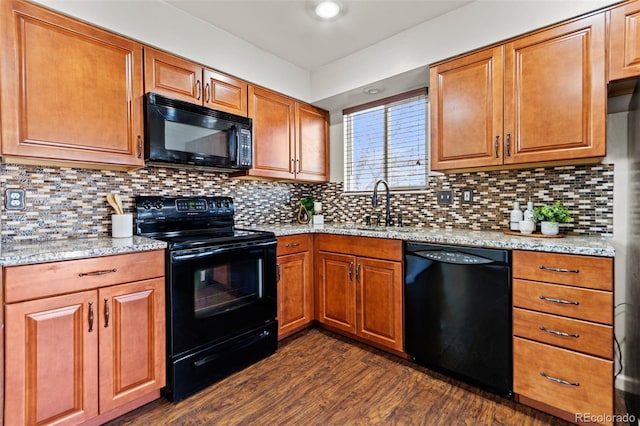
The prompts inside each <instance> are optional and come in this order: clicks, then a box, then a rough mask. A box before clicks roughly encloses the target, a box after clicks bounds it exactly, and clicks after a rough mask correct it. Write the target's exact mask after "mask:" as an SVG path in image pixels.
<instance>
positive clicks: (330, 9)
mask: <svg viewBox="0 0 640 426" xmlns="http://www.w3.org/2000/svg"><path fill="white" fill-rule="evenodd" d="M315 12H316V15H318V16H319V17H320V18H322V19H331V18H335V17H336V16H338V14H339V13H340V5H339V4H338V3H336V2H335V1H331V0H326V1H321V2H320V3H318V4H317V5H316V8H315Z"/></svg>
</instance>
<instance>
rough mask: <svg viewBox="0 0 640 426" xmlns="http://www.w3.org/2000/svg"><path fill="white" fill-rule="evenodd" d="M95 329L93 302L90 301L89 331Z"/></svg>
mask: <svg viewBox="0 0 640 426" xmlns="http://www.w3.org/2000/svg"><path fill="white" fill-rule="evenodd" d="M92 331H93V302H89V333H91V332H92Z"/></svg>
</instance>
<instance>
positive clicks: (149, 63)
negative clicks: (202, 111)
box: [144, 47, 204, 105]
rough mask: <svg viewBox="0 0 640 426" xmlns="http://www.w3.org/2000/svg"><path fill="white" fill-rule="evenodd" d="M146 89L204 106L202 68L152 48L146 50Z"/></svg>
mask: <svg viewBox="0 0 640 426" xmlns="http://www.w3.org/2000/svg"><path fill="white" fill-rule="evenodd" d="M144 89H145V92H153V93H158V94H160V95H164V96H167V97H170V98H174V99H179V100H181V101H185V102H192V103H195V104H198V105H202V99H203V95H204V87H203V84H202V67H201V66H200V65H198V64H195V63H193V62H190V61H187V60H185V59H182V58H179V57H177V56H175V55H170V54H168V53H165V52H161V51H159V50H155V49H152V48H150V47H145V48H144Z"/></svg>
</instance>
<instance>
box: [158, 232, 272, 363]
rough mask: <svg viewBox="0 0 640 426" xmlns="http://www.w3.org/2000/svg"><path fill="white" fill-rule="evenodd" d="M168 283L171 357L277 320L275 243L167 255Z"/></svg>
mask: <svg viewBox="0 0 640 426" xmlns="http://www.w3.org/2000/svg"><path fill="white" fill-rule="evenodd" d="M168 277H169V281H168V293H169V297H168V299H167V305H168V306H167V312H168V313H169V314H168V318H167V320H168V330H167V333H168V339H169V340H168V350H169V355H170V356H172V357H176V356H181V355H182V354H184V353H186V352H187V351H192V350H194V349H199V348H203V347H205V346H209V345H212V344H215V343H216V342H218V341H221V340H223V339H225V338H227V337H228V336H232V335H234V334H237V333H241V332H243V331H245V330H248V329H251V328H254V327H256V326H258V325H260V324H264V323H265V322H267V321H270V320H274V319H275V317H276V310H277V299H276V280H277V278H276V241H275V240H269V241H266V242H265V241H260V242H245V243H242V244H230V245H228V246H224V245H222V246H216V247H211V248H203V249H199V250H183V251H174V252H171V253H170V262H169V274H168Z"/></svg>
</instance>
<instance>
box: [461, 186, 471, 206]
mask: <svg viewBox="0 0 640 426" xmlns="http://www.w3.org/2000/svg"><path fill="white" fill-rule="evenodd" d="M462 202H463V203H473V189H471V188H465V189H463V190H462Z"/></svg>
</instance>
